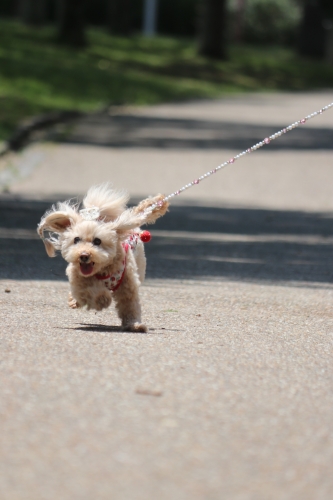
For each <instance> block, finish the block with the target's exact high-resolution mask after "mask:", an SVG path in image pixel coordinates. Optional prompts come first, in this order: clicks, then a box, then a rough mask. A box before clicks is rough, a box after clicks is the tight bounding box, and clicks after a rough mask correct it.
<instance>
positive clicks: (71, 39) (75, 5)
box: [33, 0, 87, 47]
mask: <svg viewBox="0 0 333 500" xmlns="http://www.w3.org/2000/svg"><path fill="white" fill-rule="evenodd" d="M33 1H35V0H33ZM84 7H85V1H84V0H58V26H59V30H58V41H59V42H60V43H64V44H66V45H71V46H73V47H84V46H85V45H86V43H87V41H86V37H85V31H84V27H85V23H84Z"/></svg>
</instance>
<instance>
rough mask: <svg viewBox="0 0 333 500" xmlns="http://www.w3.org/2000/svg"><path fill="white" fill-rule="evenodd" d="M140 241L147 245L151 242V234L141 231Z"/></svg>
mask: <svg viewBox="0 0 333 500" xmlns="http://www.w3.org/2000/svg"><path fill="white" fill-rule="evenodd" d="M140 240H141V241H143V243H148V242H149V241H150V240H151V234H150V232H149V231H142V232H141V233H140Z"/></svg>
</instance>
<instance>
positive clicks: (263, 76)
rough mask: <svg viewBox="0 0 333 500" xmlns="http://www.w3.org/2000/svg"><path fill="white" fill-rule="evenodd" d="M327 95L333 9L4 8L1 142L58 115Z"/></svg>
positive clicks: (231, 3) (281, 4) (162, 4)
mask: <svg viewBox="0 0 333 500" xmlns="http://www.w3.org/2000/svg"><path fill="white" fill-rule="evenodd" d="M332 84H333V2H332V0H94V1H91V0H2V1H1V3H0V140H2V141H4V140H6V139H8V137H10V136H11V134H13V132H14V131H15V130H16V128H17V126H18V125H19V124H22V122H24V120H25V119H27V118H29V117H31V116H35V115H40V114H45V113H50V112H55V111H70V112H72V111H80V112H89V111H96V110H101V109H107V108H108V106H112V105H123V104H136V105H137V104H155V103H159V102H168V101H169V102H170V101H179V100H187V99H198V98H214V97H219V96H222V95H226V94H230V93H236V92H247V91H251V92H253V91H274V90H295V91H297V90H311V89H320V88H331V87H332Z"/></svg>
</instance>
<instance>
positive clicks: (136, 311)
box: [114, 265, 147, 333]
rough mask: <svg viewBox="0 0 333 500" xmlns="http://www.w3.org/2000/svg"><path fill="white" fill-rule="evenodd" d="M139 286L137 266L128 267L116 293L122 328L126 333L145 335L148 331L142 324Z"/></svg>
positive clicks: (115, 297)
mask: <svg viewBox="0 0 333 500" xmlns="http://www.w3.org/2000/svg"><path fill="white" fill-rule="evenodd" d="M139 286H140V281H139V277H138V275H137V273H136V270H135V266H131V265H128V266H127V268H126V271H125V275H124V279H123V281H122V283H121V285H120V287H119V288H118V290H117V291H116V292H114V299H115V302H116V309H117V312H118V315H119V318H120V319H121V326H122V329H123V330H124V331H126V332H142V333H144V332H146V331H147V327H146V325H144V324H143V323H142V322H141V305H140V298H139Z"/></svg>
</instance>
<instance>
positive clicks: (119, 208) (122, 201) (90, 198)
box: [83, 183, 129, 222]
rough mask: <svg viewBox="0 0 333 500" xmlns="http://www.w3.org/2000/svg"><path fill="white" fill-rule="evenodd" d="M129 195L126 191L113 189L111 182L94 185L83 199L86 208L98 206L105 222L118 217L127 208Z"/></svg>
mask: <svg viewBox="0 0 333 500" xmlns="http://www.w3.org/2000/svg"><path fill="white" fill-rule="evenodd" d="M128 199H129V196H128V194H127V193H126V192H125V191H116V190H114V189H112V187H111V185H110V184H109V183H105V184H100V185H97V186H93V187H91V188H90V189H89V191H88V192H87V195H86V197H85V198H84V200H83V205H84V207H85V208H93V207H97V208H98V209H99V211H100V216H101V218H103V219H104V220H105V222H111V221H114V220H115V219H117V217H119V215H120V214H122V213H123V212H124V210H125V209H126V204H127V202H128Z"/></svg>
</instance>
